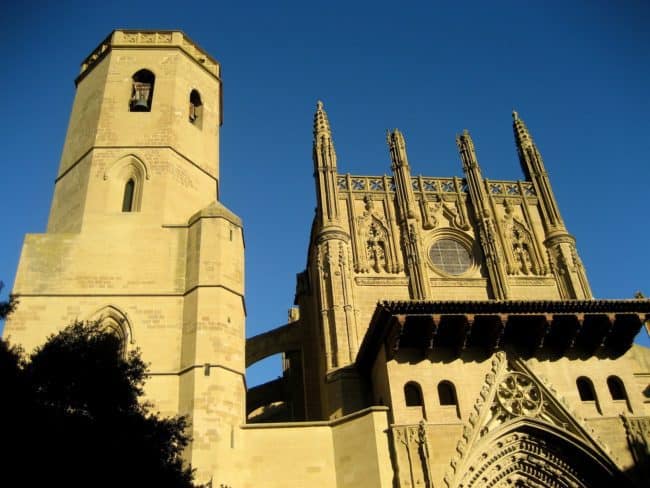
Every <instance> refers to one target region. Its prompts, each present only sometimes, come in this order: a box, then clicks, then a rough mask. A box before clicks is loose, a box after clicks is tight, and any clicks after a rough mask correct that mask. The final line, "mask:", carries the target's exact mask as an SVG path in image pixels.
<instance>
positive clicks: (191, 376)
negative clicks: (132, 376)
mask: <svg viewBox="0 0 650 488" xmlns="http://www.w3.org/2000/svg"><path fill="white" fill-rule="evenodd" d="M75 83H76V95H75V99H74V104H73V107H72V113H71V116H70V122H69V126H68V132H67V136H66V140H65V144H64V147H63V153H62V156H61V163H60V167H59V172H58V175H57V177H56V180H55V188H54V197H53V200H52V207H51V210H50V217H49V222H48V226H47V232H46V233H45V234H29V235H27V236H26V238H25V243H24V246H23V250H22V254H21V258H20V264H19V267H18V272H17V276H16V282H15V285H14V289H13V292H14V293H16V294H18V295H19V300H20V303H19V306H18V308H17V310H16V312H15V314H13V315H12V317H11V318H10V320H8V321H7V324H6V327H5V335H7V336H11V339H12V341H13V342H14V343H19V344H22V345H23V346H24V347H25V348H26V349H27V350H30V349H32V348H33V347H36V346H38V345H39V344H42V343H43V341H44V340H45V338H46V337H47V336H48V335H49V334H51V333H54V332H56V331H57V330H59V329H61V328H63V327H65V326H66V325H68V324H69V323H71V322H72V321H74V320H76V319H79V320H91V319H92V320H95V319H99V320H102V321H104V322H105V323H106V326H107V327H111V328H112V329H113V330H115V332H116V333H117V334H119V335H120V336H121V337H122V338H123V340H124V342H125V345H126V348H127V349H129V348H135V347H137V348H139V349H140V350H141V351H142V355H143V359H144V360H145V361H146V362H148V363H149V364H150V371H151V378H150V379H149V381H148V382H147V385H146V394H147V397H148V399H149V400H151V401H152V402H154V404H155V409H157V410H159V411H160V412H161V413H163V414H165V415H173V414H181V415H188V417H189V420H190V424H191V429H192V430H191V432H190V434H191V435H192V438H193V443H192V445H191V446H190V447H189V448H188V450H187V453H186V454H187V460H188V462H191V463H192V466H193V467H194V468H196V469H197V481H199V482H206V481H208V480H210V479H211V478H212V477H214V476H217V475H216V474H215V473H218V476H222V475H223V476H226V475H225V471H224V469H225V468H222V466H224V465H228V466H230V465H232V459H231V458H232V455H233V452H234V449H235V444H236V438H235V437H236V436H235V431H236V429H235V427H236V426H238V425H239V424H240V423H241V422H242V420H243V418H244V403H243V402H244V396H245V387H244V320H245V307H244V246H243V233H242V225H241V221H240V219H239V218H238V217H237V216H236V215H234V214H233V213H232V212H230V211H229V210H228V209H227V208H226V207H224V206H223V205H222V204H221V203H220V202H219V201H218V187H219V127H220V125H221V122H222V104H221V95H222V82H221V67H220V65H219V63H218V62H217V61H215V60H214V59H213V58H211V57H210V56H209V55H208V54H207V53H206V52H205V51H203V50H202V49H201V48H199V47H198V46H197V45H196V44H195V43H194V42H193V41H191V40H190V39H189V38H188V37H187V36H186V35H185V34H183V33H182V32H178V31H127V30H116V31H114V32H112V33H111V34H110V35H109V36H108V37H107V38H106V39H105V40H104V41H103V42H102V43H101V44H100V45H99V47H97V48H96V49H95V50H94V51H93V52H92V53H91V55H90V56H88V57H87V58H86V59H85V60H84V62H83V63H82V67H81V73H80V74H79V76H78V77H77V78H76V80H75ZM226 477H227V476H226ZM215 479H217V478H215ZM224 481H227V480H224Z"/></svg>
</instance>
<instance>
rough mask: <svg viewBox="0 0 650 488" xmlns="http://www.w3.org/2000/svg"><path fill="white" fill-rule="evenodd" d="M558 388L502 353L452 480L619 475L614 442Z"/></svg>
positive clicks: (501, 483)
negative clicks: (611, 452)
mask: <svg viewBox="0 0 650 488" xmlns="http://www.w3.org/2000/svg"><path fill="white" fill-rule="evenodd" d="M555 395H556V394H555V393H554V391H553V390H552V389H551V388H550V387H549V386H547V385H545V384H543V382H540V381H539V380H538V379H537V378H536V377H535V376H534V375H533V373H532V372H531V371H530V370H529V369H528V368H527V367H526V366H525V364H524V363H523V361H520V360H517V361H515V362H513V363H512V364H510V363H508V361H507V359H506V355H505V353H504V352H500V353H497V354H496V355H495V356H494V358H493V360H492V367H491V370H490V372H489V373H488V374H487V375H486V378H485V383H484V386H483V388H482V389H481V392H480V394H479V398H478V399H477V401H476V404H475V406H474V409H473V411H472V413H471V415H470V417H469V419H468V423H467V424H466V425H465V427H464V428H463V433H462V437H461V439H460V440H459V441H458V444H457V446H456V451H457V453H458V455H457V456H455V457H454V458H453V459H452V461H451V466H450V469H449V471H448V472H447V474H446V475H445V478H444V481H445V483H446V485H447V486H448V487H454V488H460V487H462V488H468V487H481V488H483V487H506V486H508V487H512V486H533V487H536V486H540V487H542V486H543V487H574V488H578V487H585V488H586V487H589V486H597V485H598V486H600V485H599V484H598V483H600V482H601V481H603V480H610V481H613V480H615V479H617V477H618V476H619V475H620V472H619V471H618V468H617V467H616V465H615V464H614V462H613V461H612V459H611V458H610V457H609V451H608V449H607V448H606V447H605V446H604V445H602V443H600V441H599V440H598V439H597V438H596V437H595V435H594V433H593V431H590V430H589V429H588V428H587V427H586V425H585V424H584V422H582V420H581V419H580V418H579V417H578V416H577V415H576V414H575V413H574V412H570V411H569V410H568V408H567V407H566V406H565V404H564V403H563V402H561V401H559V400H558V399H557V398H556V396H555ZM568 461H570V462H571V464H568Z"/></svg>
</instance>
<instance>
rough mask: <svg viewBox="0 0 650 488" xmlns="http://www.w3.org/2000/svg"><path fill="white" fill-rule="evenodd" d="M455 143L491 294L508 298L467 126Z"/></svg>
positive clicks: (495, 234)
mask: <svg viewBox="0 0 650 488" xmlns="http://www.w3.org/2000/svg"><path fill="white" fill-rule="evenodd" d="M456 144H457V145H458V152H459V153H460V159H461V161H462V163H463V171H464V172H465V180H466V181H467V189H468V191H469V197H470V198H469V200H470V202H471V204H472V208H473V209H474V215H476V217H477V219H478V224H479V237H480V241H481V247H482V249H483V254H484V255H485V263H486V267H487V271H488V276H489V279H490V284H491V287H492V294H493V295H494V298H496V299H498V300H505V299H507V298H508V295H509V293H510V292H509V290H508V281H507V279H506V271H505V268H504V267H503V259H502V256H503V249H502V242H501V240H500V237H499V232H498V230H497V224H496V218H495V215H494V210H493V207H492V205H490V199H489V197H488V193H487V191H486V185H485V181H484V180H483V176H482V175H481V167H480V166H479V164H478V158H477V157H476V149H475V148H474V141H472V136H470V135H469V131H468V130H467V129H465V130H464V131H463V133H462V134H461V135H459V136H456Z"/></svg>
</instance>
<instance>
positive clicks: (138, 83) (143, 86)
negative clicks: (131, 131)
mask: <svg viewBox="0 0 650 488" xmlns="http://www.w3.org/2000/svg"><path fill="white" fill-rule="evenodd" d="M132 80H133V88H132V90H131V100H130V101H129V110H130V111H131V112H151V103H152V101H153V89H154V85H155V84H156V77H155V76H154V74H153V73H152V72H151V71H149V70H148V69H141V70H140V71H138V72H137V73H136V74H134V75H133V78H132Z"/></svg>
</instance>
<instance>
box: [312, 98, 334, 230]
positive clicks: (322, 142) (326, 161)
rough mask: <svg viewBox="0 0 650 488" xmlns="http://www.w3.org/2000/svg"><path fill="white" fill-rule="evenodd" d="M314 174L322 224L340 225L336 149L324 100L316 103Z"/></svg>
mask: <svg viewBox="0 0 650 488" xmlns="http://www.w3.org/2000/svg"><path fill="white" fill-rule="evenodd" d="M313 158H314V171H315V173H314V176H315V177H316V193H317V195H318V215H319V216H320V222H321V225H323V226H324V227H327V226H328V225H331V224H336V225H338V220H339V202H338V191H337V182H336V181H337V180H336V179H337V176H338V173H337V170H336V151H335V150H334V141H333V139H332V131H331V129H330V123H329V120H327V114H326V113H325V110H324V109H323V102H321V101H320V100H319V101H318V102H317V103H316V113H315V114H314V147H313Z"/></svg>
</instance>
